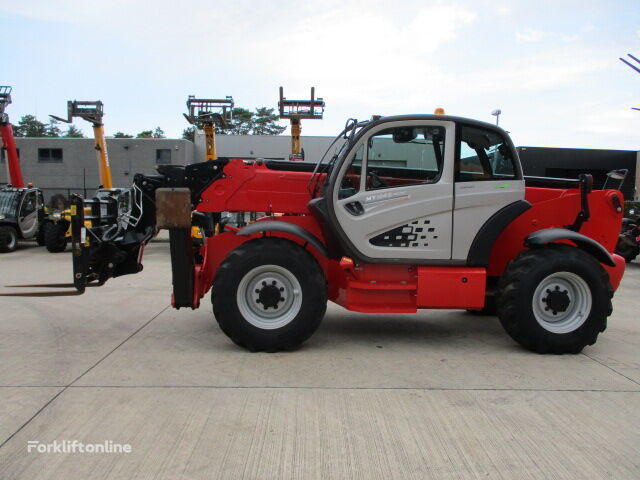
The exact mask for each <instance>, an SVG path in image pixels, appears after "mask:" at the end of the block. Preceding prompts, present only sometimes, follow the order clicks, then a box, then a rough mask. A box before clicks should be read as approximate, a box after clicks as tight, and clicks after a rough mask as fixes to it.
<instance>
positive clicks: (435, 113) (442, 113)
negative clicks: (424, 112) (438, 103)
mask: <svg viewBox="0 0 640 480" xmlns="http://www.w3.org/2000/svg"><path fill="white" fill-rule="evenodd" d="M433 114H434V115H444V108H442V107H438V108H436V109H435V110H434V111H433Z"/></svg>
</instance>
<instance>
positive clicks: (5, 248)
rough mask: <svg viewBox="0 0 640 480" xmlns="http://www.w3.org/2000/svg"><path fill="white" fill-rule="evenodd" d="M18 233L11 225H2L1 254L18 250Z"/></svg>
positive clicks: (0, 232)
mask: <svg viewBox="0 0 640 480" xmlns="http://www.w3.org/2000/svg"><path fill="white" fill-rule="evenodd" d="M17 244H18V232H17V231H16V229H15V228H13V227H12V226H10V225H0V252H1V253H9V252H13V251H14V250H15V249H16V246H17Z"/></svg>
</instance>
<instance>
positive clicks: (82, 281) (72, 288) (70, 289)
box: [0, 194, 117, 297]
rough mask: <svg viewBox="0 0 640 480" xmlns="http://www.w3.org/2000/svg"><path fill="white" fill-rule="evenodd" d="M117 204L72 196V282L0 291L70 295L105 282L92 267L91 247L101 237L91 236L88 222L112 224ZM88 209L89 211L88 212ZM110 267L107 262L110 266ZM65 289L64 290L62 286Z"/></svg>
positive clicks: (11, 286) (36, 294)
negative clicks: (21, 290)
mask: <svg viewBox="0 0 640 480" xmlns="http://www.w3.org/2000/svg"><path fill="white" fill-rule="evenodd" d="M115 209H117V205H114V204H113V201H109V200H98V199H87V200H84V199H83V198H82V197H80V196H79V195H75V194H74V195H72V197H71V207H70V210H71V232H72V235H71V245H72V250H71V252H72V258H73V283H39V284H26V285H5V287H7V288H55V289H60V290H36V291H29V292H11V293H0V296H2V297H70V296H75V295H82V294H83V293H84V292H85V289H86V288H90V287H99V286H101V285H103V284H104V283H105V282H106V281H107V279H108V277H100V276H99V275H98V274H95V273H93V272H91V271H90V268H89V264H90V258H89V249H88V248H87V247H89V246H90V245H93V244H94V243H99V242H102V239H100V238H98V237H95V236H93V237H92V236H91V234H89V233H88V232H90V231H91V228H88V227H89V226H96V224H100V223H105V224H111V223H113V222H114V221H115V219H116V218H117V211H116V210H115ZM85 212H86V213H85ZM107 268H108V266H107ZM63 289H65V290H63Z"/></svg>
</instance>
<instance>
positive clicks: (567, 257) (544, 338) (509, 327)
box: [497, 244, 613, 354]
mask: <svg viewBox="0 0 640 480" xmlns="http://www.w3.org/2000/svg"><path fill="white" fill-rule="evenodd" d="M555 272H569V273H572V274H575V275H578V276H579V277H580V278H581V279H582V280H584V281H585V282H586V284H587V285H588V287H589V292H590V295H591V310H590V312H589V315H588V316H587V318H586V320H585V321H584V323H582V325H580V326H579V327H577V328H576V329H575V330H573V331H571V332H568V333H555V332H551V331H549V330H547V329H545V328H543V327H542V326H541V325H540V324H539V323H538V321H537V320H536V318H535V315H534V312H533V295H534V292H535V289H536V287H537V286H538V285H539V283H540V282H542V281H543V280H544V279H545V278H546V277H547V276H549V275H551V274H553V273H555ZM498 292H499V294H498V298H497V306H498V316H499V318H500V323H502V326H503V327H504V329H505V330H506V331H507V333H508V334H509V335H510V336H511V338H513V339H514V340H515V341H516V342H518V343H519V344H520V345H522V346H523V347H525V348H526V349H528V350H531V351H534V352H538V353H555V354H563V353H579V352H580V351H582V349H583V348H584V347H585V346H587V345H593V344H594V343H595V342H596V339H597V338H598V334H599V333H600V332H603V331H604V330H605V329H606V327H607V317H608V316H609V315H610V314H611V311H612V306H611V298H612V296H613V290H612V288H611V285H610V282H609V276H608V274H607V272H606V271H605V269H604V268H603V267H602V265H601V264H600V263H599V262H598V261H597V260H596V259H595V258H594V257H592V256H591V255H589V254H588V253H586V252H584V251H582V250H580V249H578V248H576V247H571V246H568V245H559V244H556V245H548V246H544V247H538V248H534V249H531V250H526V251H524V252H522V253H521V254H520V255H519V256H518V257H516V258H515V259H514V260H513V261H511V262H510V263H509V265H508V266H507V268H506V270H505V272H504V274H503V275H502V277H501V278H500V282H499V290H498Z"/></svg>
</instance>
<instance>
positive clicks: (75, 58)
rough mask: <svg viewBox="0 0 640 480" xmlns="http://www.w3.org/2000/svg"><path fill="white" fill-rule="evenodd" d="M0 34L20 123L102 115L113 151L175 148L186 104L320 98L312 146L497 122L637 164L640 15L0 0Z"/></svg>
mask: <svg viewBox="0 0 640 480" xmlns="http://www.w3.org/2000/svg"><path fill="white" fill-rule="evenodd" d="M0 32H2V38H3V41H2V43H1V44H0V85H11V86H13V89H14V90H13V104H12V105H11V106H10V107H9V108H8V113H9V115H10V118H11V119H12V121H13V122H14V123H16V122H17V121H18V120H19V118H20V117H21V116H22V115H25V114H35V115H36V116H37V117H38V118H39V119H40V120H43V121H44V120H46V119H47V116H48V115H49V114H54V115H58V116H65V114H66V101H67V100H72V99H76V100H98V99H99V100H102V101H103V102H104V105H105V107H104V108H105V118H104V123H105V128H106V131H107V134H108V135H109V134H113V133H114V132H116V131H123V132H127V133H132V134H135V133H138V132H140V131H142V130H149V129H154V128H155V127H157V126H160V127H161V128H162V129H163V130H164V131H165V132H166V134H167V136H169V137H179V136H180V135H181V132H182V130H183V129H184V128H185V127H187V126H188V124H187V123H186V120H185V119H184V117H183V116H182V113H183V112H185V111H186V107H185V102H186V99H187V96H188V95H190V94H194V95H196V96H198V97H209V98H211V97H213V98H220V97H224V96H227V95H231V96H233V98H234V100H235V103H236V106H238V107H245V108H250V109H253V108H256V107H262V106H267V107H277V102H278V87H279V86H281V85H282V86H284V89H285V96H287V97H288V98H305V97H308V95H309V88H310V87H311V86H315V88H316V95H317V96H320V97H323V98H324V100H325V102H326V110H325V116H324V119H323V120H308V121H303V124H302V133H303V135H335V134H337V133H338V132H339V131H340V130H341V128H342V126H343V125H344V123H345V121H346V120H347V118H349V117H355V118H358V119H360V120H363V119H367V118H369V117H370V116H371V115H395V114H408V113H432V112H433V110H434V109H435V108H436V107H443V108H444V109H445V110H446V113H448V114H451V115H458V116H463V117H469V118H475V119H479V120H484V121H489V122H493V121H495V117H492V116H491V112H492V111H493V110H494V109H497V108H499V109H501V110H502V115H501V116H500V125H501V126H503V127H504V128H505V129H507V130H508V131H509V132H510V133H511V136H512V138H513V140H514V143H515V144H516V145H520V146H525V145H527V146H541V147H578V148H612V149H632V150H640V111H635V110H632V109H631V107H632V106H635V107H640V74H638V73H637V72H635V71H633V70H632V69H631V68H629V67H628V66H626V65H624V64H623V63H622V62H620V60H619V59H618V58H619V57H622V56H626V54H627V53H631V54H634V55H635V56H636V57H640V0H626V1H625V0H620V1H616V0H581V1H573V0H554V1H546V0H537V1H531V0H523V1H520V0H514V1H506V0H492V1H490V0H474V1H472V0H460V1H439V0H402V1H398V0H396V1H379V0H366V1H365V0H342V1H338V0H322V1H304V0H302V1H301V0H297V1H284V0H263V1H260V0H251V1H246V0H238V1H225V2H221V1H217V0H182V1H179V2H176V1H175V0H156V1H154V2H148V1H145V2H143V1H137V0H127V1H125V0H109V1H106V2H105V1H100V2H98V1H93V0H56V1H51V0H47V1H42V0H20V1H19V2H17V1H10V0H0ZM282 124H283V125H287V122H286V121H283V122H282ZM76 125H77V126H78V127H80V128H81V129H82V130H83V131H84V133H85V134H86V135H89V134H90V133H91V129H90V126H89V125H88V124H87V123H86V122H83V121H82V120H79V121H78V122H76ZM288 133H289V130H288V129H287V130H286V131H285V135H286V134H288Z"/></svg>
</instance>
